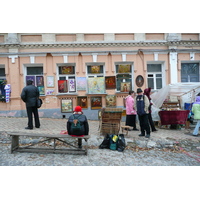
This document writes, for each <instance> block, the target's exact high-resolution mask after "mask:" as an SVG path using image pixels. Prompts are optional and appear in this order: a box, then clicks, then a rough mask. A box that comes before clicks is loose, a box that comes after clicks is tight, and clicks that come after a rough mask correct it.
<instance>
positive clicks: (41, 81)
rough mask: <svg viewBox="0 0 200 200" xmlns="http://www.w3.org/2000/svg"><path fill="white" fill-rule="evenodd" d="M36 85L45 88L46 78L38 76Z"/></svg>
mask: <svg viewBox="0 0 200 200" xmlns="http://www.w3.org/2000/svg"><path fill="white" fill-rule="evenodd" d="M36 85H37V86H44V78H43V76H36Z"/></svg>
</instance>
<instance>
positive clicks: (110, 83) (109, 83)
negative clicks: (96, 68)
mask: <svg viewBox="0 0 200 200" xmlns="http://www.w3.org/2000/svg"><path fill="white" fill-rule="evenodd" d="M105 83H106V89H116V77H115V76H106V77H105Z"/></svg>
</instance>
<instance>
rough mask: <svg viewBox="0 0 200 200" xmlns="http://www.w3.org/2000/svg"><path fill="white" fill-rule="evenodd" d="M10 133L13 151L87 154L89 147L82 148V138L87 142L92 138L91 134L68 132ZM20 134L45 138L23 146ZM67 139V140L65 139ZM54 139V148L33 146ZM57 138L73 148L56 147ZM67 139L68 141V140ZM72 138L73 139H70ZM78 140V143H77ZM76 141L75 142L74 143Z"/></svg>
mask: <svg viewBox="0 0 200 200" xmlns="http://www.w3.org/2000/svg"><path fill="white" fill-rule="evenodd" d="M8 135H10V136H11V153H13V152H14V151H17V152H36V153H66V154H78V155H79V154H81V155H87V148H82V139H85V141H86V143H87V140H88V139H89V138H90V136H89V135H84V136H81V137H79V136H71V135H68V134H43V133H40V134H36V133H19V132H10V133H8ZM20 136H27V137H31V138H32V137H39V138H40V137H42V138H43V140H39V141H38V142H35V143H34V144H33V143H32V144H30V145H27V146H23V145H21V144H20V142H19V137H20ZM64 139H65V140H64ZM50 140H53V141H54V142H53V148H52V147H51V148H47V147H42V148H38V147H34V148H31V147H33V146H34V145H37V144H39V143H43V142H46V141H50ZM56 140H57V141H60V142H62V143H63V144H65V145H66V144H67V146H70V147H71V148H62V149H61V148H56ZM66 140H67V141H66ZM70 140H71V141H70ZM77 140H78V144H76V142H77ZM74 143H75V144H74ZM86 147H87V145H86Z"/></svg>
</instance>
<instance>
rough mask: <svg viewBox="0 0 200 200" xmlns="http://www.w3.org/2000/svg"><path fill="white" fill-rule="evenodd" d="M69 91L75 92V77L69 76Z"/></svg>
mask: <svg viewBox="0 0 200 200" xmlns="http://www.w3.org/2000/svg"><path fill="white" fill-rule="evenodd" d="M68 81H69V92H76V81H75V78H69V80H68Z"/></svg>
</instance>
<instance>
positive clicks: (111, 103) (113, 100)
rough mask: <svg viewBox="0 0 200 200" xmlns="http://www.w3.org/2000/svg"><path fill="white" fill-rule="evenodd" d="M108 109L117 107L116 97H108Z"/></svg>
mask: <svg viewBox="0 0 200 200" xmlns="http://www.w3.org/2000/svg"><path fill="white" fill-rule="evenodd" d="M106 107H116V96H115V95H107V96H106Z"/></svg>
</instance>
